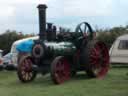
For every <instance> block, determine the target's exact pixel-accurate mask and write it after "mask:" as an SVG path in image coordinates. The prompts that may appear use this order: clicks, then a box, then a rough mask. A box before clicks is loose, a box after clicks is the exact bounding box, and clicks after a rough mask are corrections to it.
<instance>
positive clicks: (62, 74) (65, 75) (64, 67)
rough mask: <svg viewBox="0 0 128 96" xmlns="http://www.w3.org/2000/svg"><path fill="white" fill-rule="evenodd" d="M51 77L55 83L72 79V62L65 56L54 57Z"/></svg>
mask: <svg viewBox="0 0 128 96" xmlns="http://www.w3.org/2000/svg"><path fill="white" fill-rule="evenodd" d="M51 77H52V80H53V81H54V83H55V84H61V83H63V82H64V81H67V80H69V79H70V64H69V62H68V60H67V59H66V58H65V57H63V56H59V57H56V58H55V59H54V61H53V62H52V65H51Z"/></svg>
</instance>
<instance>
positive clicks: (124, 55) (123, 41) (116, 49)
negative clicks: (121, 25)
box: [109, 34, 128, 64]
mask: <svg viewBox="0 0 128 96" xmlns="http://www.w3.org/2000/svg"><path fill="white" fill-rule="evenodd" d="M109 54H110V62H111V63H124V64H126V63H128V34H127V35H122V36H120V37H118V38H117V39H116V40H115V42H114V43H113V45H112V47H111V48H110V50H109Z"/></svg>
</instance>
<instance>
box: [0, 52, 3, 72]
mask: <svg viewBox="0 0 128 96" xmlns="http://www.w3.org/2000/svg"><path fill="white" fill-rule="evenodd" d="M2 54H3V50H0V70H2V69H3V55H2Z"/></svg>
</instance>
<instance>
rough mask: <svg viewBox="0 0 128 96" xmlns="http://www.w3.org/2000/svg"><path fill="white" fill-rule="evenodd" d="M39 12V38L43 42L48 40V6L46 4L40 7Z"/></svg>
mask: <svg viewBox="0 0 128 96" xmlns="http://www.w3.org/2000/svg"><path fill="white" fill-rule="evenodd" d="M37 8H38V10H39V38H40V39H41V40H46V39H47V34H46V8H47V6H46V5H45V4H40V5H38V7H37Z"/></svg>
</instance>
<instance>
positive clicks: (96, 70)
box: [84, 41, 109, 78]
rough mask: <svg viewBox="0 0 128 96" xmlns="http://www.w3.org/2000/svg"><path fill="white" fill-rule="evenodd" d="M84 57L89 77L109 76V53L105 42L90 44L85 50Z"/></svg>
mask: <svg viewBox="0 0 128 96" xmlns="http://www.w3.org/2000/svg"><path fill="white" fill-rule="evenodd" d="M85 55H86V56H85ZM84 57H85V58H84V59H85V60H84V61H85V62H84V64H86V72H87V74H88V75H89V76H91V77H98V78H103V77H104V76H105V75H106V74H107V72H108V70H109V52H108V48H107V47H106V45H105V44H104V43H103V42H100V41H98V42H94V41H92V42H89V43H88V44H87V47H86V48H85V50H84Z"/></svg>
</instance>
